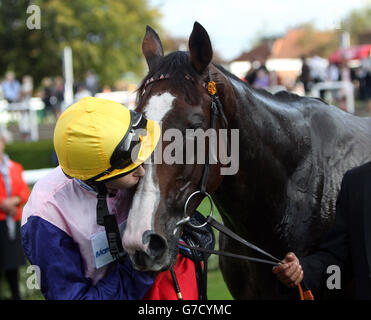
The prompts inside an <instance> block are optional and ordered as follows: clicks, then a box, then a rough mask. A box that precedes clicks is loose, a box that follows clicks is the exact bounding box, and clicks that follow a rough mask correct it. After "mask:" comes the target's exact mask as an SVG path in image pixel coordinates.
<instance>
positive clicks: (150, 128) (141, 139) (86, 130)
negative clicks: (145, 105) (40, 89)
mask: <svg viewBox="0 0 371 320" xmlns="http://www.w3.org/2000/svg"><path fill="white" fill-rule="evenodd" d="M139 129H141V130H139ZM160 132H161V129H160V126H159V125H158V124H157V122H155V121H153V120H149V119H146V118H145V117H144V116H143V115H142V114H141V113H138V112H135V111H132V110H129V109H127V108H126V107H124V106H123V105H121V104H120V103H117V102H114V101H110V100H106V99H100V98H93V97H87V98H83V99H81V100H79V101H78V102H76V103H75V104H73V105H71V106H70V107H69V108H68V109H66V111H64V112H63V113H62V114H61V116H60V117H59V119H58V121H57V124H56V127H55V131H54V148H55V151H56V153H57V157H58V161H59V164H60V166H61V168H62V170H63V172H64V173H65V174H67V175H68V176H70V177H73V178H78V179H80V180H90V181H103V180H107V179H111V178H117V177H118V176H121V175H124V174H127V173H129V172H130V171H132V170H134V169H135V168H137V167H138V166H140V165H141V164H142V163H143V162H144V161H145V160H146V159H147V158H149V157H150V155H151V154H152V152H153V150H154V149H155V147H156V145H157V143H158V141H159V138H160Z"/></svg>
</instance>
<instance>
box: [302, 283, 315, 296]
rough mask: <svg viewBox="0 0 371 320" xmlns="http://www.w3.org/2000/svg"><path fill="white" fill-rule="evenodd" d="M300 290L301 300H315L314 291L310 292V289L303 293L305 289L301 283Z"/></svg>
mask: <svg viewBox="0 0 371 320" xmlns="http://www.w3.org/2000/svg"><path fill="white" fill-rule="evenodd" d="M298 289H299V295H300V300H314V296H313V293H312V291H310V290H309V289H307V290H305V291H303V288H302V287H301V284H300V283H299V285H298Z"/></svg>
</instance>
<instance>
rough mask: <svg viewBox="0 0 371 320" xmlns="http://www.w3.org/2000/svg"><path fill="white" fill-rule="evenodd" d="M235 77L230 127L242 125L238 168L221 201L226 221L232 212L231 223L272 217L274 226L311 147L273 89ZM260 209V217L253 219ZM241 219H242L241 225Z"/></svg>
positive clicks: (224, 185) (227, 178)
mask: <svg viewBox="0 0 371 320" xmlns="http://www.w3.org/2000/svg"><path fill="white" fill-rule="evenodd" d="M233 82H235V83H233V85H234V95H233V96H234V97H235V98H234V99H229V100H230V101H228V104H226V114H227V117H228V118H229V119H228V120H229V124H230V127H231V129H232V128H237V129H238V130H239V148H238V149H239V171H238V173H237V174H236V175H233V176H225V177H224V180H223V183H222V185H221V186H220V188H219V190H218V191H217V193H216V197H217V201H218V202H219V206H220V207H221V211H224V212H222V215H223V220H224V221H225V223H226V224H228V216H229V218H230V219H229V221H230V224H229V226H230V227H232V228H233V227H235V228H234V229H238V228H240V227H241V228H242V227H243V226H248V227H249V228H250V227H251V229H253V228H254V223H256V225H260V222H259V219H263V220H265V221H266V219H269V223H272V226H271V227H269V226H268V224H266V227H267V228H268V229H271V228H273V225H274V224H275V223H277V221H279V220H280V219H281V218H282V217H281V216H279V215H280V214H282V213H283V212H282V211H281V210H277V207H278V206H280V205H281V204H282V203H283V198H284V194H283V193H284V189H285V185H286V184H287V183H288V181H289V179H290V176H291V174H292V173H293V172H294V171H295V169H296V168H297V166H298V163H300V161H301V159H302V157H304V156H305V154H306V153H307V150H303V145H304V146H305V143H304V141H301V139H303V133H302V132H299V131H300V130H301V129H297V128H295V127H294V126H295V121H292V117H293V115H292V114H291V115H289V116H287V114H286V113H289V112H288V110H285V107H284V106H282V105H281V106H280V105H279V104H276V105H272V104H274V102H275V101H273V100H271V99H270V97H269V95H265V94H261V93H259V92H255V91H254V90H252V89H250V88H248V87H247V86H246V85H244V84H243V83H240V82H238V81H236V80H234V81H233ZM236 98H237V99H236ZM232 100H233V101H232ZM227 109H232V110H233V112H232V113H230V112H229V113H228V110H227ZM281 109H282V110H281ZM292 122H294V123H292ZM304 149H305V148H304ZM259 199H260V200H259ZM223 206H224V208H225V210H224V209H223V208H222V207H223ZM273 210H275V211H276V214H274V213H273V212H272V211H273ZM227 211H229V212H227ZM257 212H258V213H259V216H260V218H259V219H258V218H257V217H255V218H254V219H249V215H256V214H257ZM232 215H233V217H232ZM264 216H265V217H264ZM236 218H237V219H236ZM245 220H246V221H249V223H248V224H247V223H244V222H243V221H245ZM236 221H240V222H242V223H240V224H239V226H236V225H235V222H236ZM237 224H238V223H237ZM252 232H253V233H254V231H252ZM256 236H257V237H259V235H256Z"/></svg>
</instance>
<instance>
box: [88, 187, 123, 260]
mask: <svg viewBox="0 0 371 320" xmlns="http://www.w3.org/2000/svg"><path fill="white" fill-rule="evenodd" d="M91 184H92V185H93V187H94V189H95V190H96V191H97V200H98V201H97V224H98V225H100V226H104V228H105V231H106V236H107V241H108V246H109V250H110V253H111V255H112V257H113V258H114V259H115V260H120V259H122V258H125V257H126V256H127V253H126V252H125V251H124V248H123V246H122V241H121V235H120V231H119V228H118V225H117V220H116V216H115V215H114V214H109V211H108V205H107V195H108V191H107V187H106V185H105V184H104V182H98V181H95V182H91Z"/></svg>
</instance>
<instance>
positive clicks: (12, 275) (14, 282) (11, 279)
mask: <svg viewBox="0 0 371 320" xmlns="http://www.w3.org/2000/svg"><path fill="white" fill-rule="evenodd" d="M5 277H6V280H7V281H8V284H9V288H10V291H11V293H12V297H13V299H14V300H21V296H20V293H19V285H18V269H11V270H5Z"/></svg>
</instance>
